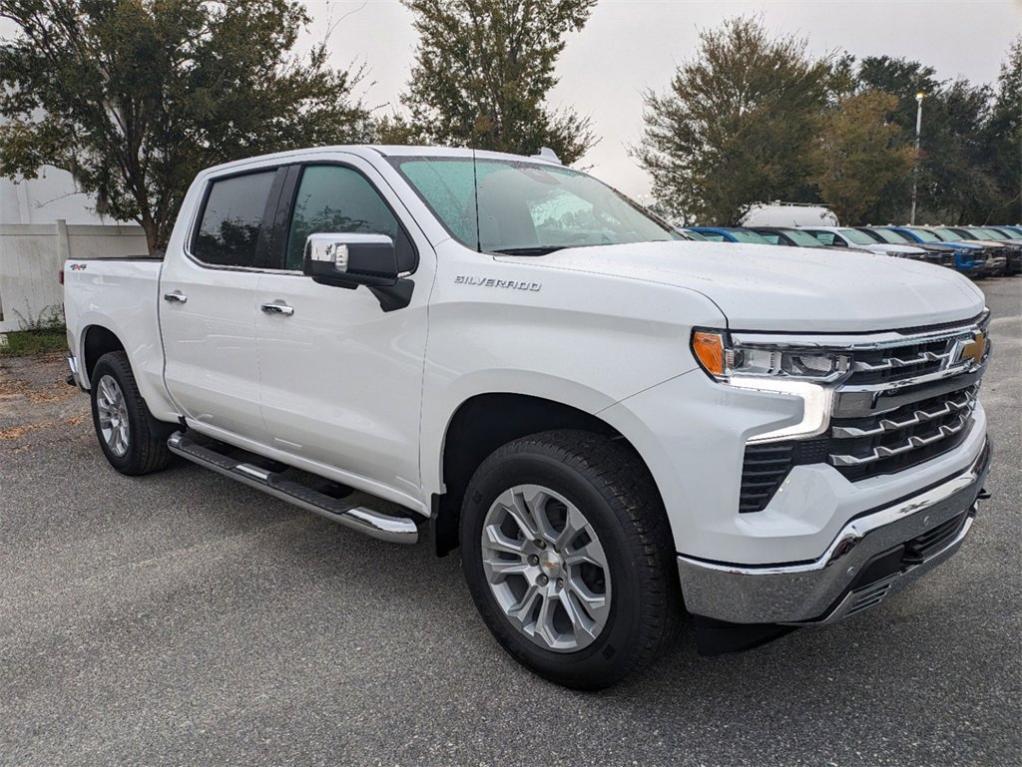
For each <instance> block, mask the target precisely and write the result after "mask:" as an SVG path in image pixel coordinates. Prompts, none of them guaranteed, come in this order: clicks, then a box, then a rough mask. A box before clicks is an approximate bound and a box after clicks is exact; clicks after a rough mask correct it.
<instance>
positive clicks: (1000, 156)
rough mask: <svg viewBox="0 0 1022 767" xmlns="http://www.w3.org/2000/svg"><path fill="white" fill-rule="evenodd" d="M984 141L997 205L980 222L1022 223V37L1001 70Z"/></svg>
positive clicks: (1014, 44) (1018, 39) (1017, 40)
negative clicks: (995, 191) (994, 184)
mask: <svg viewBox="0 0 1022 767" xmlns="http://www.w3.org/2000/svg"><path fill="white" fill-rule="evenodd" d="M984 139H985V140H984V144H985V146H986V147H987V153H988V154H987V156H988V158H989V165H990V169H991V174H992V175H993V177H994V180H995V183H996V185H997V201H996V204H995V205H994V206H993V207H992V209H991V210H990V212H989V217H984V218H983V219H977V220H982V221H986V220H989V221H992V222H1009V221H1019V220H1022V37H1017V38H1015V42H1014V43H1013V44H1012V46H1011V50H1010V51H1009V52H1008V59H1007V60H1006V61H1005V62H1004V64H1003V65H1002V66H1001V75H1000V77H999V78H998V80H997V96H996V98H995V99H994V105H993V108H992V109H991V112H990V120H989V122H988V123H987V126H986V131H985V136H984Z"/></svg>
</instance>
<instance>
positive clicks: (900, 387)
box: [64, 146, 990, 688]
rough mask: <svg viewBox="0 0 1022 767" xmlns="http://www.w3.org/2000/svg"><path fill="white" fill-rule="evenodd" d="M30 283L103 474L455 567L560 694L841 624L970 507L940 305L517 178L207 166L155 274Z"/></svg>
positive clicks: (964, 412)
mask: <svg viewBox="0 0 1022 767" xmlns="http://www.w3.org/2000/svg"><path fill="white" fill-rule="evenodd" d="M64 277H65V286H66V288H65V289H66V314H67V325H68V340H69V343H70V351H71V353H70V356H69V364H70V367H71V372H72V376H73V380H74V382H76V383H77V384H78V385H79V386H80V387H81V388H82V389H84V390H87V391H88V392H89V393H90V394H91V398H92V412H93V416H94V421H95V427H96V432H97V434H98V437H99V443H100V446H101V447H102V450H103V452H104V453H105V454H106V457H107V458H108V459H109V461H110V463H111V464H112V465H113V467H114V468H115V469H117V470H118V471H120V472H123V473H125V474H132V475H138V474H146V473H149V472H152V471H156V470H158V469H161V468H163V467H165V466H166V465H167V463H168V461H169V460H170V459H171V457H172V454H177V455H179V456H182V457H184V458H186V459H188V460H190V461H194V462H196V463H198V464H200V465H202V466H205V467H207V468H209V469H212V470H214V471H217V472H220V473H221V474H223V475H225V476H227V477H230V478H232V479H234V480H237V481H238V482H242V483H244V484H246V485H249V486H252V487H255V488H257V489H259V490H262V491H264V492H266V493H269V494H271V495H273V496H276V497H278V498H280V499H282V500H284V501H288V502H291V503H293V504H296V505H298V506H301V507H303V508H305V509H308V510H310V511H313V512H316V513H318V514H321V515H323V516H325V517H328V518H330V519H333V520H336V521H338V522H341V523H344V524H347V525H350V526H351V527H353V528H355V529H358V530H360V531H362V532H365V533H368V534H370V535H372V536H375V537H377V538H381V539H384V540H387V541H394V542H402V543H412V542H415V541H416V540H418V538H419V537H420V534H422V533H425V532H427V531H428V532H429V534H430V537H431V538H432V542H433V545H435V546H436V549H437V551H438V553H441V554H443V553H446V552H448V551H450V550H452V549H454V548H456V547H459V546H460V549H461V558H462V561H463V566H464V572H465V576H466V578H467V580H468V584H469V587H470V590H471V593H472V596H473V598H474V600H475V602H476V605H477V606H478V609H479V611H480V613H481V615H482V617H483V619H484V621H485V622H486V623H487V625H488V626H489V628H490V629H491V631H492V632H493V634H494V635H495V636H496V638H497V640H498V641H499V642H500V644H501V645H502V646H503V647H504V648H505V649H506V650H507V651H508V652H510V653H511V654H512V655H513V656H514V657H515V658H517V659H518V660H519V661H521V662H522V663H524V664H525V665H526V666H528V667H529V668H531V669H533V670H535V671H536V672H537V673H539V674H542V675H543V676H545V677H547V678H549V679H552V680H555V681H557V682H559V683H561V684H565V685H569V686H572V687H577V688H598V687H602V686H606V685H609V684H612V683H613V682H615V681H617V680H618V679H620V678H621V677H622V676H624V675H625V674H626V673H628V672H630V671H632V670H635V669H637V668H639V667H641V666H643V665H644V664H646V663H647V662H649V661H650V660H651V659H652V658H653V657H655V655H656V654H657V652H658V651H659V649H660V648H662V647H663V646H664V644H665V642H668V641H669V640H670V639H671V637H672V632H673V629H674V627H675V626H676V625H677V623H678V620H677V619H678V618H679V617H680V616H681V615H682V613H683V608H684V610H687V612H688V613H689V614H691V615H692V616H694V618H693V619H692V622H693V623H694V626H695V632H696V638H697V641H698V644H699V648H700V650H701V651H702V652H706V653H715V652H724V651H729V650H735V649H742V648H744V647H749V646H753V645H755V644H757V643H761V642H763V641H767V640H768V639H771V638H773V637H775V636H777V635H779V634H780V633H783V632H785V631H788V630H791V629H792V627H797V626H816V625H821V624H826V623H829V622H832V621H835V620H838V619H841V618H845V617H847V616H850V615H853V614H855V613H858V612H860V611H862V610H864V609H866V608H868V607H872V606H874V605H876V604H877V603H879V602H881V601H882V600H883V599H884V598H885V597H886V596H887V595H889V594H891V593H892V592H894V591H896V590H898V589H900V588H901V587H902V586H904V585H905V584H906V583H909V582H910V581H912V580H914V579H915V578H916V577H918V576H919V575H921V574H923V573H925V572H926V571H928V570H930V569H931V568H932V567H933V566H934V565H936V564H938V563H940V562H941V561H943V560H945V559H946V558H947V557H948V556H950V555H951V554H952V553H954V552H955V551H956V550H957V549H958V548H959V546H960V544H961V543H962V541H963V539H964V538H965V537H966V535H967V533H968V532H969V528H970V526H971V525H972V522H973V518H974V516H975V513H976V502H977V498H978V497H982V495H981V493H982V490H983V481H984V478H985V477H986V473H987V468H988V462H989V455H990V448H989V446H988V443H987V436H986V418H985V415H984V412H983V407H982V406H981V405H980V403H979V401H978V400H977V391H978V389H979V385H980V378H981V377H982V375H983V372H984V368H985V366H986V363H987V358H988V354H989V346H988V344H987V342H986V324H987V321H988V315H987V311H986V309H985V307H984V300H983V295H982V294H981V293H980V291H979V290H977V289H976V288H975V287H974V286H973V285H972V284H971V283H970V282H969V280H967V279H965V278H964V277H962V276H961V275H958V274H956V273H954V272H953V271H950V270H947V269H942V268H939V267H934V266H930V265H927V264H924V263H919V262H915V261H910V260H907V259H896V258H890V257H887V256H882V255H872V254H862V253H847V254H844V253H834V252H829V253H827V255H826V257H819V256H818V255H817V254H816V253H814V252H813V251H812V250H807V249H801V248H785V247H777V246H769V247H767V246H758V245H735V244H728V245H719V244H714V243H702V242H686V241H682V240H680V239H679V238H678V236H677V235H676V234H674V233H673V232H672V231H671V228H670V227H669V226H667V225H666V224H665V223H663V222H662V221H660V220H658V219H656V218H655V217H652V216H651V215H649V214H647V213H646V212H644V211H643V210H642V209H640V208H639V207H637V206H635V205H634V204H632V203H630V202H629V201H628V200H627V199H625V198H624V197H622V196H621V195H619V194H618V193H617V192H615V191H614V190H612V189H611V188H609V187H607V186H605V185H604V184H602V183H601V182H599V181H597V180H595V179H594V178H592V177H591V176H588V175H586V174H583V173H580V172H577V171H574V170H570V169H568V168H564V167H562V166H561V165H560V164H559V163H558V162H556V160H555V159H553V158H551V156H550V154H549V153H542V154H541V155H539V156H537V157H533V158H527V157H518V156H512V155H505V154H498V153H491V152H477V153H474V152H472V151H470V150H464V149H438V148H425V147H382V146H381V147H373V146H360V147H331V148H321V149H310V150H305V151H296V152H289V153H284V154H277V155H272V156H266V157H258V158H254V159H250V160H244V161H241V162H234V163H231V164H228V165H223V166H220V167H216V168H211V169H209V170H207V171H204V172H202V173H201V174H199V176H198V177H197V178H196V179H195V182H194V183H193V184H192V186H191V189H190V190H189V192H188V194H187V196H186V198H185V200H184V202H183V205H182V207H181V212H180V216H179V218H178V220H177V224H176V226H175V228H174V231H173V235H172V236H171V238H170V242H169V245H168V248H167V251H166V255H165V257H163V258H162V259H147V258H140V259H128V260H72V261H69V262H68V263H67V265H66V267H65V273H64ZM355 491H359V492H357V493H356V492H355ZM367 498H368V499H379V502H376V501H374V500H366V499H367ZM395 556H397V554H395Z"/></svg>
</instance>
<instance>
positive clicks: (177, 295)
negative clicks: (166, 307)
mask: <svg viewBox="0 0 1022 767" xmlns="http://www.w3.org/2000/svg"><path fill="white" fill-rule="evenodd" d="M163 300H164V301H167V302H168V303H171V304H175V303H177V304H184V303H187V302H188V296H186V295H185V294H184V293H182V292H181V291H180V290H175V291H174V292H173V293H164V294H163Z"/></svg>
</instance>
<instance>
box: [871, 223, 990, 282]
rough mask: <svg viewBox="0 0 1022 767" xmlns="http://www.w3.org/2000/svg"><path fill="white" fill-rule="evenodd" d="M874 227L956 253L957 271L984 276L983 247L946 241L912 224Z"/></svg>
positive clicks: (973, 275) (911, 240)
mask: <svg viewBox="0 0 1022 767" xmlns="http://www.w3.org/2000/svg"><path fill="white" fill-rule="evenodd" d="M873 228H874V229H887V230H889V231H892V232H897V233H898V234H900V235H901V236H902V237H904V238H905V239H907V240H909V241H910V242H918V243H922V244H925V245H926V246H927V247H929V248H931V249H933V248H940V249H941V250H947V251H948V252H949V253H953V254H954V257H955V269H956V270H957V271H959V272H961V273H962V274H965V275H967V276H969V277H982V276H983V265H984V263H985V261H986V259H985V258H984V257H983V249H982V248H979V247H976V246H975V245H969V244H968V243H965V242H944V241H943V240H941V239H940V237H938V236H937V235H935V234H934V233H933V232H930V231H927V230H926V229H919V228H916V227H912V226H877V227H873Z"/></svg>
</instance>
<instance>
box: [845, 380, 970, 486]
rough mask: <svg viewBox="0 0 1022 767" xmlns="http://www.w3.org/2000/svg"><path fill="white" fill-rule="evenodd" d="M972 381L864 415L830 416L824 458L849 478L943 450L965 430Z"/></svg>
mask: <svg viewBox="0 0 1022 767" xmlns="http://www.w3.org/2000/svg"><path fill="white" fill-rule="evenodd" d="M977 388H978V384H973V385H971V386H967V387H965V388H964V389H960V390H957V391H952V392H948V393H946V394H941V395H939V396H936V397H930V398H928V399H925V400H920V401H918V402H913V403H911V404H909V405H904V406H902V407H900V408H897V409H896V410H893V411H891V412H887V413H883V414H882V415H878V416H872V417H868V418H853V419H834V420H832V421H831V427H830V432H829V434H830V440H829V442H830V445H829V449H830V452H829V454H828V462H829V463H830V464H831V465H832V466H834V467H835V468H836V469H837V470H838V471H840V472H841V473H842V474H843V475H844V476H846V477H847V478H848V479H850V480H852V481H855V480H859V479H865V478H867V477H873V476H877V475H878V474H890V473H892V472H895V471H901V470H902V469H906V468H908V467H909V466H913V465H915V464H917V463H921V462H923V461H928V460H929V459H931V458H935V457H936V456H938V455H940V454H942V453H945V452H947V451H948V450H951V449H953V448H954V447H956V446H957V445H959V444H960V443H961V442H962V440H963V439H965V436H966V435H967V434H968V431H969V426H970V425H971V423H972V411H973V409H974V408H975V407H976V390H977Z"/></svg>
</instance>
